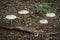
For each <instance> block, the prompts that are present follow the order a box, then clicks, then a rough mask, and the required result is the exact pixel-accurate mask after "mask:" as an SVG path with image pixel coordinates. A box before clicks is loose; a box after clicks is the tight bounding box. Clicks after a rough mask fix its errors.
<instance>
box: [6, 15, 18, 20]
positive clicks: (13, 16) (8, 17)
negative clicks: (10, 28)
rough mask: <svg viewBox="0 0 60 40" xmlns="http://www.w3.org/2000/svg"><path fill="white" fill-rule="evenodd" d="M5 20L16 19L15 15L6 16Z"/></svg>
mask: <svg viewBox="0 0 60 40" xmlns="http://www.w3.org/2000/svg"><path fill="white" fill-rule="evenodd" d="M5 18H6V19H16V18H17V17H16V16H15V15H7V16H6V17H5Z"/></svg>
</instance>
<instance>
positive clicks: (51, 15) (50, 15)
mask: <svg viewBox="0 0 60 40" xmlns="http://www.w3.org/2000/svg"><path fill="white" fill-rule="evenodd" d="M46 16H47V17H55V16H56V15H55V13H47V14H46Z"/></svg>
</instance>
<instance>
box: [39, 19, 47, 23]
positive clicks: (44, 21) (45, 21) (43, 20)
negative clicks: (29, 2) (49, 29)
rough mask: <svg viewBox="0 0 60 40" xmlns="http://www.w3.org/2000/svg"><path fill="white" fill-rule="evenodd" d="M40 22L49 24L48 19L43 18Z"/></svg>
mask: <svg viewBox="0 0 60 40" xmlns="http://www.w3.org/2000/svg"><path fill="white" fill-rule="evenodd" d="M39 22H40V23H41V24H47V23H48V20H46V19H41V20H40V21H39Z"/></svg>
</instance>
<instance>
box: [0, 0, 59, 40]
mask: <svg viewBox="0 0 60 40" xmlns="http://www.w3.org/2000/svg"><path fill="white" fill-rule="evenodd" d="M44 2H48V3H52V4H50V5H51V6H52V8H53V9H54V10H55V9H56V10H55V11H54V12H55V13H56V17H54V18H48V17H46V16H41V17H38V16H32V13H34V14H35V15H36V14H37V13H38V11H39V10H38V6H39V5H40V4H42V3H44ZM24 9H26V10H29V11H30V13H29V14H27V15H19V14H18V11H20V10H24ZM8 14H14V15H16V16H18V17H19V18H17V19H15V20H7V19H6V18H5V16H6V15H8ZM40 19H47V20H48V21H49V23H48V24H46V25H42V24H40V23H39V20H40ZM59 24H60V1H59V0H56V1H55V0H54V1H39V0H38V1H34V0H32V1H29V0H10V1H8V0H5V1H4V0H1V1H0V40H45V39H46V40H59V39H60V34H59V33H60V27H59V26H60V25H59ZM35 33H37V35H38V34H39V35H38V37H35V36H36V35H34V34H35Z"/></svg>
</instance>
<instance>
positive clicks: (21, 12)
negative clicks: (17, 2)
mask: <svg viewBox="0 0 60 40" xmlns="http://www.w3.org/2000/svg"><path fill="white" fill-rule="evenodd" d="M18 13H19V14H28V13H29V11H27V10H21V11H18Z"/></svg>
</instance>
